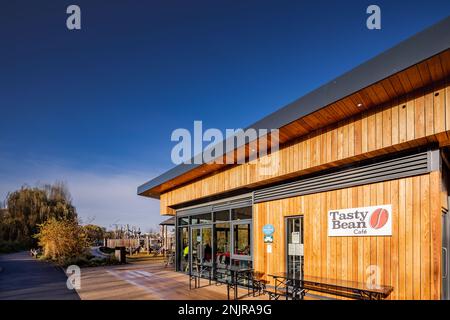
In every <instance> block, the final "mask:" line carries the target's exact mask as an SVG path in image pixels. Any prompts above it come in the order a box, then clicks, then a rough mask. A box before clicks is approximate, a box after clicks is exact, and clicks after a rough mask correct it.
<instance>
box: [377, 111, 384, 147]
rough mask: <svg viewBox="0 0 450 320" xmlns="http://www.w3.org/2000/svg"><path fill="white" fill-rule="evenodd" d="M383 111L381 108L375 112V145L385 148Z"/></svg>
mask: <svg viewBox="0 0 450 320" xmlns="http://www.w3.org/2000/svg"><path fill="white" fill-rule="evenodd" d="M383 135H384V132H383V112H382V110H379V111H377V112H376V113H375V147H376V148H377V149H382V148H383Z"/></svg>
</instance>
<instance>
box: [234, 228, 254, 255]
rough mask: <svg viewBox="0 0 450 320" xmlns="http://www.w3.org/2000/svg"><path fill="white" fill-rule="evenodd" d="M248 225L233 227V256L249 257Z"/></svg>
mask: <svg viewBox="0 0 450 320" xmlns="http://www.w3.org/2000/svg"><path fill="white" fill-rule="evenodd" d="M250 237H251V230H250V223H239V224H234V225H233V254H234V255H235V256H250V254H251V253H250V248H251V243H250Z"/></svg>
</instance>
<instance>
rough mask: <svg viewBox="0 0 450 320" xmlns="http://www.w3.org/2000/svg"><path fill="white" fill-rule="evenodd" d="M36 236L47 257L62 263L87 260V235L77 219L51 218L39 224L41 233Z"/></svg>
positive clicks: (44, 256) (67, 263)
mask: <svg viewBox="0 0 450 320" xmlns="http://www.w3.org/2000/svg"><path fill="white" fill-rule="evenodd" d="M35 238H37V239H38V244H39V246H40V247H41V248H42V249H43V258H45V259H51V260H53V261H55V262H57V263H58V264H60V265H69V264H76V263H74V262H76V261H80V260H82V259H86V260H87V257H86V253H87V248H88V245H89V244H88V240H87V236H86V234H85V233H84V231H83V228H82V227H81V226H80V225H79V224H78V221H76V220H73V219H62V220H57V219H55V218H51V219H49V220H47V221H46V222H44V223H43V224H40V225H39V233H37V234H36V235H35Z"/></svg>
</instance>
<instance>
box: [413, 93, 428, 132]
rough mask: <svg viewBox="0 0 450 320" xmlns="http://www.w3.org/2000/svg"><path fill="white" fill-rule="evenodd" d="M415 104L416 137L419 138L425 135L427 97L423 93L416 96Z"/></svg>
mask: <svg viewBox="0 0 450 320" xmlns="http://www.w3.org/2000/svg"><path fill="white" fill-rule="evenodd" d="M414 106H415V110H414V116H415V120H414V123H415V137H416V139H417V138H422V137H424V136H425V98H424V96H423V95H420V96H419V97H417V98H416V100H415V103H414Z"/></svg>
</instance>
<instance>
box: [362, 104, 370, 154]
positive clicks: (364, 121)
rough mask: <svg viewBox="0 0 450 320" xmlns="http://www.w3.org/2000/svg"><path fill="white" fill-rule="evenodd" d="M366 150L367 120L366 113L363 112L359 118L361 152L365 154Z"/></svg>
mask: <svg viewBox="0 0 450 320" xmlns="http://www.w3.org/2000/svg"><path fill="white" fill-rule="evenodd" d="M368 150H369V146H368V118H367V112H364V113H363V115H362V118H361V152H362V153H365V152H367V151H368Z"/></svg>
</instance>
